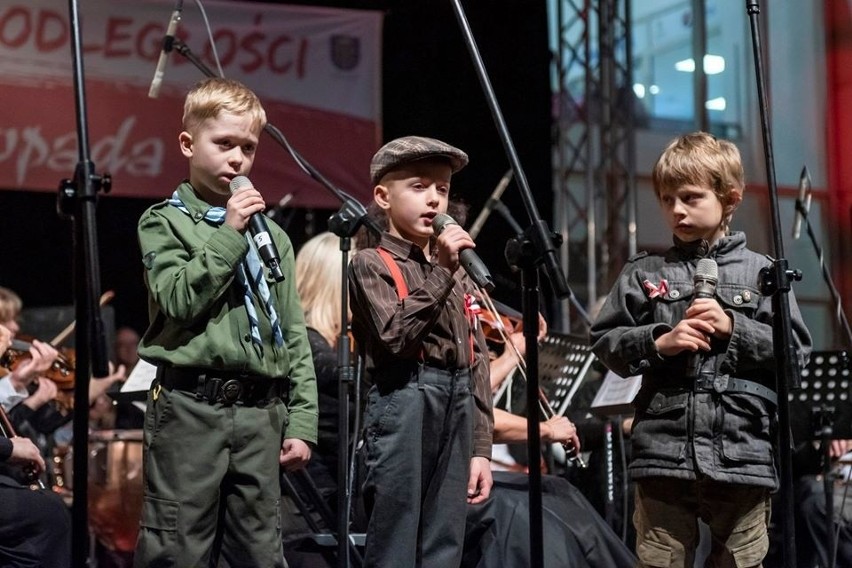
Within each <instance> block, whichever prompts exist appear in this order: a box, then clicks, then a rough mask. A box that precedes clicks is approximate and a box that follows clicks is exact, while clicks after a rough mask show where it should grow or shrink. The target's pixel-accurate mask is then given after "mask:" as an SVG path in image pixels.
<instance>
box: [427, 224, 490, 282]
mask: <svg viewBox="0 0 852 568" xmlns="http://www.w3.org/2000/svg"><path fill="white" fill-rule="evenodd" d="M447 225H458V223H456V220H455V219H453V218H452V217H450V216H449V215H447V214H445V213H438V214H437V215H435V218H434V219H432V228H433V229H435V234H436V235H440V234H441V233H442V232H443V231H444V229H445V228H446V227H447ZM459 264H461V266H462V268H464V271H465V272H467V274H468V276H470V278H471V280H473V281H474V283H476V285H477V286H479V287H480V288H484V289H485V291H486V292H490V291H491V290H493V289H494V280H493V279H492V278H491V273H490V272H488V268H486V267H485V263H484V262H482V259H481V258H479V255H477V254H476V253H475V252H473V250H472V249H464V250H461V251H459Z"/></svg>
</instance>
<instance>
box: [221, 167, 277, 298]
mask: <svg viewBox="0 0 852 568" xmlns="http://www.w3.org/2000/svg"><path fill="white" fill-rule="evenodd" d="M253 187H254V185H252V183H251V182H250V181H249V178H247V177H246V176H237V177H235V178H234V179H232V180H231V193H236V192H238V191H240V190H241V189H249V188H253ZM249 232H250V233H251V238H252V240H253V241H254V245H255V247H256V248H257V254H259V255H260V258H262V259H263V263H264V264H265V265H266V267H267V268H268V269H269V270H270V272H272V277H273V278H275V281H276V282H281V281H282V280H284V273H283V272H282V271H281V256H280V255H279V254H278V249H277V248H275V242H274V241H273V240H272V236H271V235H270V234H269V226H268V225H267V224H266V216H265V215H264V214H263V213H255V214H254V215H252V216H251V218H250V219H249Z"/></svg>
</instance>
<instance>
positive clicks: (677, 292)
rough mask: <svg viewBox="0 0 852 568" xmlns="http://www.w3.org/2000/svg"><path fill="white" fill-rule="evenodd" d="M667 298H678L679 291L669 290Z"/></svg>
mask: <svg viewBox="0 0 852 568" xmlns="http://www.w3.org/2000/svg"><path fill="white" fill-rule="evenodd" d="M669 298H671V299H672V300H677V299H678V298H680V292H679V291H678V290H672V291H671V292H669Z"/></svg>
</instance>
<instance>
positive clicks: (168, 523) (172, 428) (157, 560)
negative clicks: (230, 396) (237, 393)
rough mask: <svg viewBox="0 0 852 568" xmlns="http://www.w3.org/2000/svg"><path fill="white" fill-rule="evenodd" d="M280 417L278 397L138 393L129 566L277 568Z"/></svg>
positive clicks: (280, 560)
mask: <svg viewBox="0 0 852 568" xmlns="http://www.w3.org/2000/svg"><path fill="white" fill-rule="evenodd" d="M287 420H288V415H287V408H286V405H285V404H284V402H283V401H281V399H280V398H275V399H273V400H272V401H270V402H268V403H266V404H265V405H263V406H242V405H240V404H232V405H226V404H222V403H210V402H207V401H204V400H198V399H197V398H196V397H195V396H194V395H193V394H192V393H187V392H184V391H179V390H171V391H170V390H167V389H164V388H161V387H160V386H159V385H158V384H157V383H156V382H155V383H154V385H153V387H152V389H151V391H150V392H149V394H148V407H147V410H146V413H145V429H144V446H143V448H144V449H143V452H144V454H143V456H144V457H143V460H144V475H145V484H144V486H145V494H144V503H143V507H142V520H141V523H140V529H139V538H138V541H137V544H136V554H135V557H134V565H135V566H136V567H138V568H143V567H144V568H156V567H161V566H174V567H179V568H189V567H198V566H204V567H206V566H216V564H217V562H218V559H219V555H220V553H221V554H222V555H223V556H224V557H225V560H227V562H228V564H229V565H230V566H231V567H232V568H239V567H249V566H252V567H257V566H263V567H285V566H286V563H285V561H284V555H283V549H282V544H281V507H280V502H281V489H280V484H279V478H278V475H279V464H278V456H279V452H280V449H281V442H282V439H283V432H284V429H285V428H286V425H287Z"/></svg>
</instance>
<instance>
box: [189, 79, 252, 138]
mask: <svg viewBox="0 0 852 568" xmlns="http://www.w3.org/2000/svg"><path fill="white" fill-rule="evenodd" d="M222 112H228V113H231V114H237V115H248V116H249V117H251V119H252V123H253V124H254V125H255V126H256V127H257V130H258V132H259V131H260V130H261V129H262V128H263V127H264V126H266V111H265V110H263V105H261V104H260V99H258V98H257V95H255V94H254V92H252V90H251V89H249V88H248V87H246V86H245V85H243V84H242V83H240V82H239V81H234V80H232V79H224V78H222V77H212V78H208V79H203V80H201V81H199V82H198V83H196V85H195V86H194V87H193V88H192V89H191V90H190V91H189V93H187V95H186V101H185V102H184V105H183V127H184V129H185V130H192V129H193V128H195V127H197V126H198V125H199V124H201V122H203V121H204V120H206V119H208V118H216V117H217V116H219V113H222Z"/></svg>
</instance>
